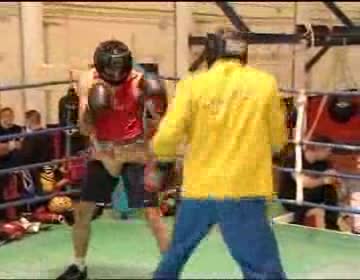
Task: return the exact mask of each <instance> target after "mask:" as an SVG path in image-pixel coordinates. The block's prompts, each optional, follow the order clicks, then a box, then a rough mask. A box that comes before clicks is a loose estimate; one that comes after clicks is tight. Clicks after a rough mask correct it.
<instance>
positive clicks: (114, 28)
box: [0, 2, 360, 123]
mask: <svg viewBox="0 0 360 280" xmlns="http://www.w3.org/2000/svg"><path fill="white" fill-rule="evenodd" d="M338 3H339V2H338ZM189 4H190V6H191V7H192V14H193V23H192V33H193V35H204V34H205V33H206V32H214V31H215V30H216V29H217V28H218V27H220V26H230V23H229V21H228V19H227V18H226V17H225V16H224V15H223V13H222V11H221V10H220V9H219V8H218V7H217V6H216V5H215V4H214V3H209V2H205V3H201V2H199V3H197V2H190V3H189ZM232 5H234V7H235V9H236V10H237V12H238V14H239V15H241V16H242V17H243V19H244V21H245V22H246V23H247V24H248V26H249V27H250V29H251V30H252V31H255V32H276V33H278V32H286V33H290V32H292V31H293V29H294V24H295V23H298V24H302V23H307V22H309V23H310V22H311V23H314V24H327V25H333V24H340V23H339V21H338V20H337V19H336V18H335V17H334V16H333V15H332V14H331V13H330V12H329V11H328V10H327V9H326V8H325V6H324V5H323V4H322V3H321V2H308V3H306V2H299V3H298V4H295V3H292V2H242V3H238V2H232ZM339 5H340V6H341V7H342V8H343V10H344V11H345V12H346V13H347V14H348V16H349V17H350V18H352V19H353V20H354V22H356V21H358V20H359V15H360V13H359V11H360V8H359V7H358V5H356V3H355V2H354V3H351V2H349V3H339ZM19 19H20V17H19V7H18V3H16V2H13V3H11V2H7V3H3V4H2V5H1V7H0V31H1V32H2V33H1V34H3V40H2V44H1V46H0V75H1V76H0V82H1V84H18V83H21V82H22V70H21V69H22V66H21V65H22V52H21V33H20V23H19V22H20V20H19ZM43 27H44V36H43V37H44V41H43V44H44V60H45V61H44V62H45V63H47V64H50V65H52V66H51V67H46V68H44V67H41V66H39V68H38V69H34V71H35V72H36V73H38V74H37V77H38V80H60V79H66V78H69V73H68V69H69V68H71V69H73V70H74V72H73V73H74V77H75V78H76V76H77V75H78V74H79V72H80V71H84V70H86V69H87V67H88V64H89V63H91V58H92V52H93V50H94V48H95V47H96V45H97V44H98V42H99V41H102V40H106V39H109V38H118V39H120V40H123V41H124V42H126V43H127V44H129V46H130V47H131V49H132V50H133V52H134V55H135V58H136V60H137V61H139V62H154V63H158V64H159V68H160V73H161V74H163V75H164V76H175V75H176V65H175V64H176V63H175V46H176V41H175V40H176V34H175V3H174V2H161V3H160V2H136V3H135V2H89V3H86V2H43ZM201 49H202V47H200V46H197V47H192V48H191V55H190V59H189V64H190V63H191V61H193V60H194V59H195V58H196V57H197V56H198V54H199V53H200V52H201ZM317 50H318V48H314V49H313V50H309V51H307V54H306V55H307V56H308V58H310V57H311V55H312V54H314V53H315V52H316V51H317ZM294 51H295V50H294V46H290V45H270V46H265V45H263V46H261V45H257V46H254V45H252V46H251V47H250V64H253V65H256V66H258V67H261V68H263V69H265V70H267V71H270V72H272V73H274V74H275V75H276V76H277V78H278V80H279V85H281V86H282V87H292V86H293V85H295V80H296V79H297V75H302V73H301V71H299V69H298V68H299V63H298V60H297V61H294V58H293V54H294ZM299 52H301V50H299V49H298V48H297V49H296V53H297V54H298V53H299ZM24 55H26V50H25V52H24ZM359 55H360V53H359V52H358V48H357V47H346V48H345V47H344V48H343V47H341V48H338V47H336V48H332V49H331V50H330V51H329V52H328V53H327V54H326V55H325V56H324V57H323V58H322V59H321V60H320V62H319V63H318V64H316V65H315V66H314V68H313V69H312V71H311V73H310V75H309V76H308V82H309V87H310V88H312V89H322V90H330V89H334V88H336V87H354V84H355V83H357V82H359V77H355V73H356V71H359V70H360V69H358V67H360V66H358V65H357V63H356V61H358V59H359V57H358V56H359ZM356 79H357V80H356ZM167 85H168V88H169V90H170V94H173V92H174V87H175V84H174V83H173V82H168V83H167ZM41 91H43V90H41ZM47 91H48V92H47V93H48V94H46V98H47V99H46V102H47V108H48V111H47V112H43V114H45V116H46V121H47V122H50V123H51V122H56V121H57V102H58V99H59V98H60V97H61V96H62V95H63V94H64V93H65V92H66V87H64V86H56V87H51V88H48V89H47ZM0 98H1V99H0V102H1V106H7V105H9V106H11V107H13V108H14V109H15V110H16V116H17V120H18V121H19V122H22V114H23V111H24V110H25V108H24V107H25V105H24V103H23V102H22V101H21V100H23V99H22V94H21V91H17V92H15V91H14V92H11V93H2V94H1V96H0ZM27 109H30V108H27Z"/></svg>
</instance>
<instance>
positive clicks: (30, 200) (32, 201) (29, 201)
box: [0, 190, 80, 210]
mask: <svg viewBox="0 0 360 280" xmlns="http://www.w3.org/2000/svg"><path fill="white" fill-rule="evenodd" d="M79 192H80V190H69V191H64V192H56V193H52V194H49V195H41V196H35V197H33V198H26V199H19V200H16V201H9V202H5V203H2V204H0V210H3V209H6V208H8V207H16V206H22V205H26V204H28V205H30V204H35V203H38V202H44V201H47V200H49V199H51V198H53V197H55V196H60V195H70V194H77V193H79Z"/></svg>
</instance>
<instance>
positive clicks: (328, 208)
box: [273, 198, 360, 214]
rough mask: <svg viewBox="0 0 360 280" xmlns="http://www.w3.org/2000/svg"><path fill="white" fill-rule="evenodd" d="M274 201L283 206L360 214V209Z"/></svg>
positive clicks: (288, 200) (282, 200) (289, 200)
mask: <svg viewBox="0 0 360 280" xmlns="http://www.w3.org/2000/svg"><path fill="white" fill-rule="evenodd" d="M273 201H275V202H280V203H283V204H290V205H298V206H306V207H311V208H321V209H325V210H328V211H333V212H343V213H351V214H360V209H356V208H351V207H338V206H331V205H326V204H318V203H313V202H307V201H302V202H300V203H298V202H297V201H296V200H292V199H282V198H274V199H273Z"/></svg>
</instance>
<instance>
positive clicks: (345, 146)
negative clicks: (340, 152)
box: [289, 139, 360, 152]
mask: <svg viewBox="0 0 360 280" xmlns="http://www.w3.org/2000/svg"><path fill="white" fill-rule="evenodd" d="M289 142H290V143H293V144H295V143H296V141H295V140H293V139H290V140H289ZM301 144H303V145H314V146H320V147H329V148H335V149H344V150H350V151H354V152H357V151H360V146H359V145H348V144H334V143H323V142H313V141H309V140H303V141H301Z"/></svg>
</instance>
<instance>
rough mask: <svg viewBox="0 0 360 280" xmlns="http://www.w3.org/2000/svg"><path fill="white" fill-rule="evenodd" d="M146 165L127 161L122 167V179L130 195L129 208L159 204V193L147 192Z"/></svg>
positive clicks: (156, 205)
mask: <svg viewBox="0 0 360 280" xmlns="http://www.w3.org/2000/svg"><path fill="white" fill-rule="evenodd" d="M144 171H145V165H144V164H140V163H126V164H124V166H123V169H122V179H123V182H124V187H125V191H126V193H127V196H128V203H129V208H147V207H158V206H159V195H158V193H156V192H147V191H146V190H145V183H144Z"/></svg>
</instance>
